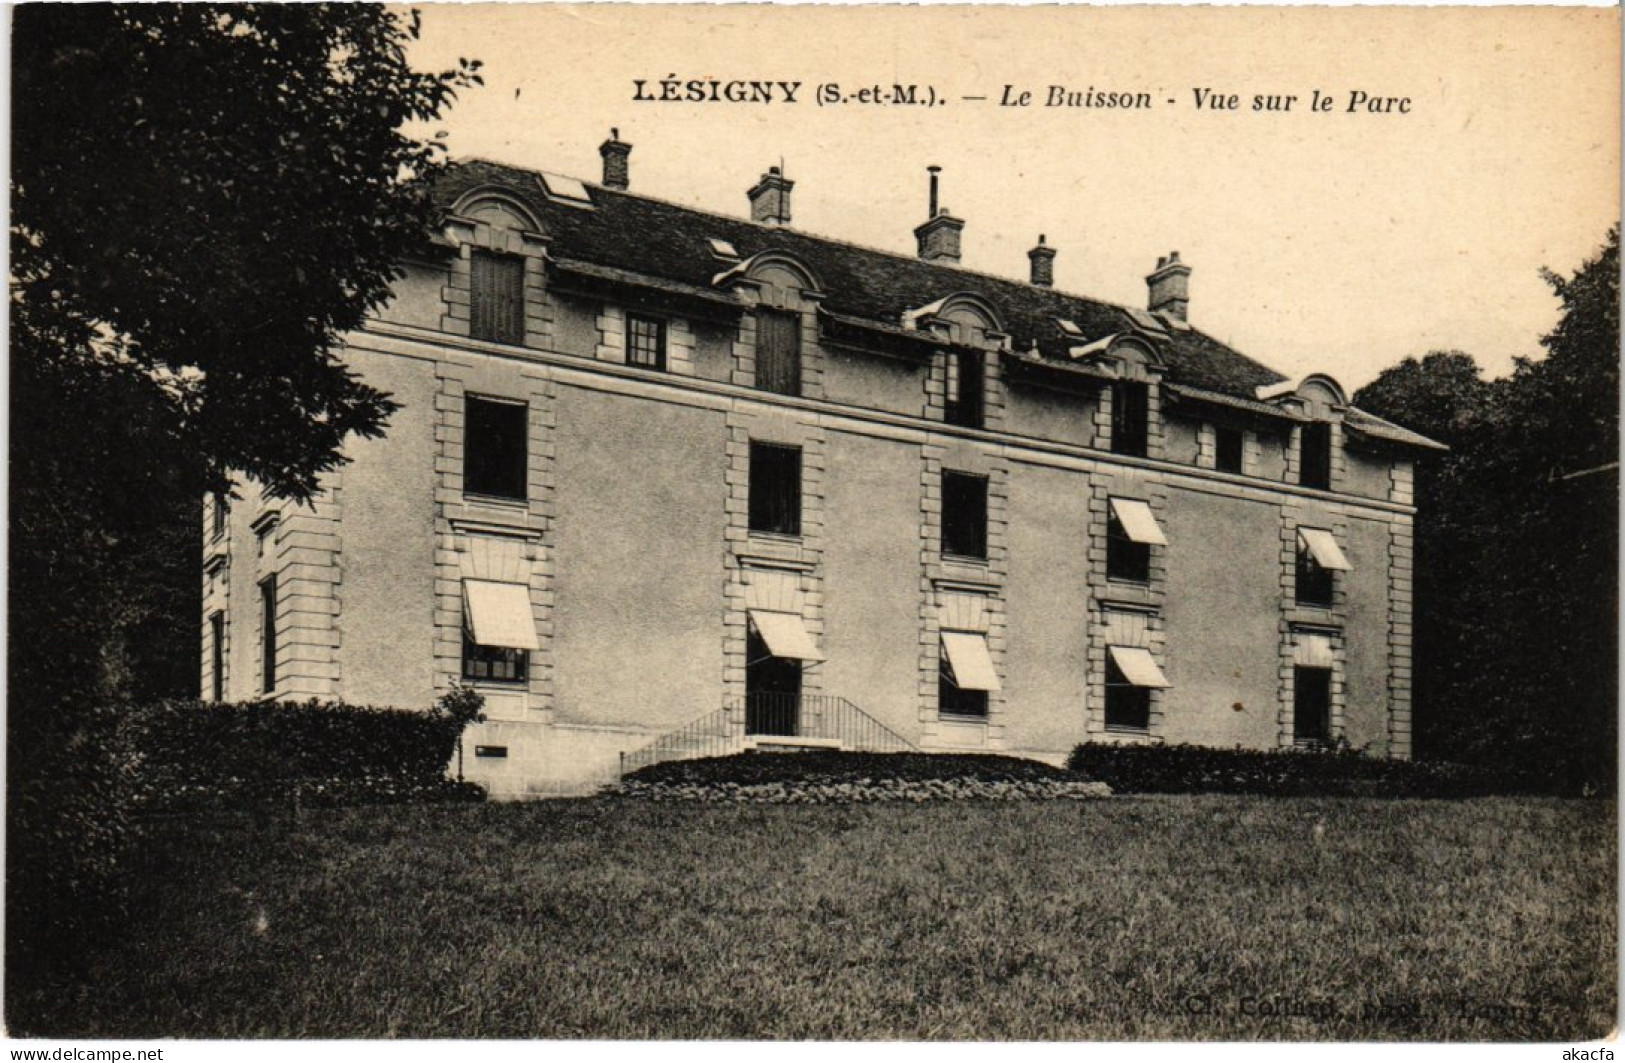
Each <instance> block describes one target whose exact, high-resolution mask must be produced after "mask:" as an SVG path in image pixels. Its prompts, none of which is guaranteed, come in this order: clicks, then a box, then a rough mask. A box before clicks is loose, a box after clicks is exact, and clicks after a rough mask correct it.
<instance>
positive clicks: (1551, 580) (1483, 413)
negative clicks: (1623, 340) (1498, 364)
mask: <svg viewBox="0 0 1625 1063" xmlns="http://www.w3.org/2000/svg"><path fill="white" fill-rule="evenodd" d="M1544 275H1545V277H1546V279H1547V281H1548V282H1549V283H1550V284H1551V285H1552V288H1553V290H1554V291H1555V292H1556V293H1557V296H1558V299H1559V302H1560V304H1561V308H1562V310H1561V316H1560V319H1559V321H1558V324H1557V326H1556V328H1554V329H1553V331H1552V332H1551V333H1550V334H1548V335H1547V336H1545V337H1544V338H1543V339H1542V341H1541V342H1542V343H1543V344H1544V345H1545V347H1546V349H1547V356H1546V357H1545V358H1544V359H1538V360H1535V359H1522V360H1520V361H1519V362H1518V363H1517V365H1516V366H1515V368H1514V371H1513V373H1512V375H1511V376H1510V377H1508V378H1506V379H1504V380H1496V381H1484V380H1482V379H1480V377H1479V373H1478V367H1477V366H1476V365H1475V364H1473V362H1472V359H1471V358H1470V357H1468V356H1466V355H1463V354H1460V353H1459V352H1443V353H1434V354H1430V355H1428V356H1427V357H1426V358H1424V359H1422V360H1421V361H1420V362H1418V361H1416V360H1415V359H1407V360H1406V361H1405V362H1402V363H1401V364H1400V365H1398V366H1395V367H1394V368H1392V369H1389V370H1387V371H1385V372H1384V373H1383V374H1382V375H1381V376H1380V377H1378V379H1377V380H1376V381H1374V382H1373V383H1372V384H1370V385H1368V386H1367V387H1366V388H1363V389H1361V391H1360V392H1359V393H1358V394H1357V395H1355V397H1354V401H1355V404H1356V405H1358V406H1360V407H1361V408H1362V409H1366V410H1369V411H1371V412H1373V413H1376V414H1378V415H1380V416H1383V417H1386V418H1389V419H1390V420H1393V421H1396V422H1398V423H1400V424H1404V425H1406V426H1407V427H1410V428H1413V429H1415V430H1417V431H1420V432H1422V433H1424V434H1427V435H1430V436H1432V437H1433V438H1436V439H1439V440H1440V441H1442V442H1445V443H1448V444H1449V445H1450V446H1451V448H1452V451H1451V453H1450V454H1448V455H1444V456H1438V457H1433V458H1428V459H1425V460H1424V461H1423V462H1422V463H1421V467H1420V473H1419V475H1418V478H1417V497H1418V499H1419V501H1420V507H1421V511H1420V516H1419V517H1418V522H1417V539H1416V617H1415V625H1414V629H1415V632H1416V635H1415V639H1416V676H1415V700H1416V712H1415V727H1416V743H1417V752H1418V755H1420V756H1429V757H1436V758H1444V759H1457V760H1468V761H1473V762H1477V763H1480V764H1486V765H1491V766H1498V767H1503V768H1506V769H1508V770H1510V771H1516V772H1519V773H1521V774H1525V775H1527V774H1533V775H1535V776H1536V777H1537V778H1539V779H1540V780H1541V781H1542V782H1543V784H1544V785H1547V786H1550V787H1553V788H1558V789H1569V788H1575V787H1577V786H1582V785H1590V786H1593V787H1599V788H1600V787H1607V786H1610V785H1612V781H1613V778H1614V749H1615V740H1614V734H1615V720H1614V713H1615V708H1616V704H1617V683H1616V678H1615V677H1616V670H1617V660H1618V647H1617V638H1618V615H1617V597H1618V578H1617V564H1618V560H1617V557H1618V550H1617V543H1618V508H1617V507H1618V483H1619V480H1618V466H1617V461H1618V448H1619V405H1618V404H1619V232H1618V229H1617V228H1616V229H1614V230H1612V231H1611V232H1610V233H1609V234H1608V238H1607V242H1606V244H1605V245H1604V247H1603V248H1602V250H1601V252H1600V253H1599V254H1598V255H1597V256H1596V257H1595V258H1593V259H1592V260H1590V261H1588V262H1587V263H1585V264H1584V265H1583V266H1582V267H1581V268H1580V269H1579V270H1578V271H1577V272H1576V273H1575V274H1574V276H1573V277H1571V278H1563V277H1560V276H1558V275H1557V274H1555V273H1552V272H1551V271H1549V270H1548V271H1545V273H1544Z"/></svg>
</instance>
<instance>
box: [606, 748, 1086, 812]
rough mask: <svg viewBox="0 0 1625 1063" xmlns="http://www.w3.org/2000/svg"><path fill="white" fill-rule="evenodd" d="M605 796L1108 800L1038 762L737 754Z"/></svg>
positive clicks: (639, 779)
mask: <svg viewBox="0 0 1625 1063" xmlns="http://www.w3.org/2000/svg"><path fill="white" fill-rule="evenodd" d="M608 793H609V794H610V795H612V796H616V797H630V798H637V799H641V800H647V801H684V802H687V801H699V802H708V803H713V804H735V803H748V804H813V805H822V804H860V803H868V802H875V801H915V802H922V801H1054V800H1069V801H1078V800H1087V799H1090V798H1099V797H1109V796H1110V795H1111V791H1110V790H1108V789H1107V788H1106V787H1105V786H1104V785H1102V784H1101V783H1098V782H1091V781H1090V780H1088V779H1085V778H1083V777H1082V776H1080V775H1076V774H1074V773H1072V772H1068V771H1063V770H1061V769H1060V768H1053V767H1050V766H1049V765H1048V764H1042V763H1039V762H1038V761H1032V760H1022V759H1020V758H1018V757H1003V756H995V755H987V754H953V753H848V752H835V751H814V752H806V753H789V752H786V753H742V754H736V755H733V756H727V757H707V758H704V759H699V760H678V761H667V762H665V763H662V764H654V765H651V766H650V767H647V768H643V769H641V770H639V771H636V772H633V773H632V774H631V775H629V776H627V777H626V778H625V779H623V780H621V782H620V783H618V784H617V785H616V786H614V787H612V788H611V789H610V790H609V791H608Z"/></svg>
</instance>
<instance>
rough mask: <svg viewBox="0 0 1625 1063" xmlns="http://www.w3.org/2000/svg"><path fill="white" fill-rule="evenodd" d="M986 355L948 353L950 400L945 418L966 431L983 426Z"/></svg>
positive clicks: (945, 410) (944, 412)
mask: <svg viewBox="0 0 1625 1063" xmlns="http://www.w3.org/2000/svg"><path fill="white" fill-rule="evenodd" d="M982 387H983V379H982V352H980V351H951V352H949V354H948V401H947V405H946V407H945V409H944V410H943V419H944V420H946V421H947V422H948V423H949V424H957V425H963V426H964V427H966V428H980V427H982Z"/></svg>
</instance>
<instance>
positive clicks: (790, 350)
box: [756, 310, 801, 395]
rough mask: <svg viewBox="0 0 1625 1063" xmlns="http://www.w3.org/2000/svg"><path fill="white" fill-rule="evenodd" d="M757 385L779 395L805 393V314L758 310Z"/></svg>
mask: <svg viewBox="0 0 1625 1063" xmlns="http://www.w3.org/2000/svg"><path fill="white" fill-rule="evenodd" d="M756 386H757V387H759V388H761V389H762V390H763V391H771V392H774V393H775V394H779V395H799V394H801V315H800V314H791V313H785V312H784V311H781V310H758V311H757V312H756Z"/></svg>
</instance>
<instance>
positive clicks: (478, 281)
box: [469, 250, 525, 344]
mask: <svg viewBox="0 0 1625 1063" xmlns="http://www.w3.org/2000/svg"><path fill="white" fill-rule="evenodd" d="M469 265H470V267H471V269H472V273H473V275H472V277H471V281H472V284H473V293H472V303H471V305H470V307H469V335H471V336H473V337H474V338H475V339H477V340H489V341H491V342H492V343H515V344H518V343H524V342H525V260H524V259H522V258H519V257H518V256H517V255H501V254H497V253H496V252H495V251H480V250H476V251H474V252H473V253H472V257H471V258H470V259H469Z"/></svg>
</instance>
